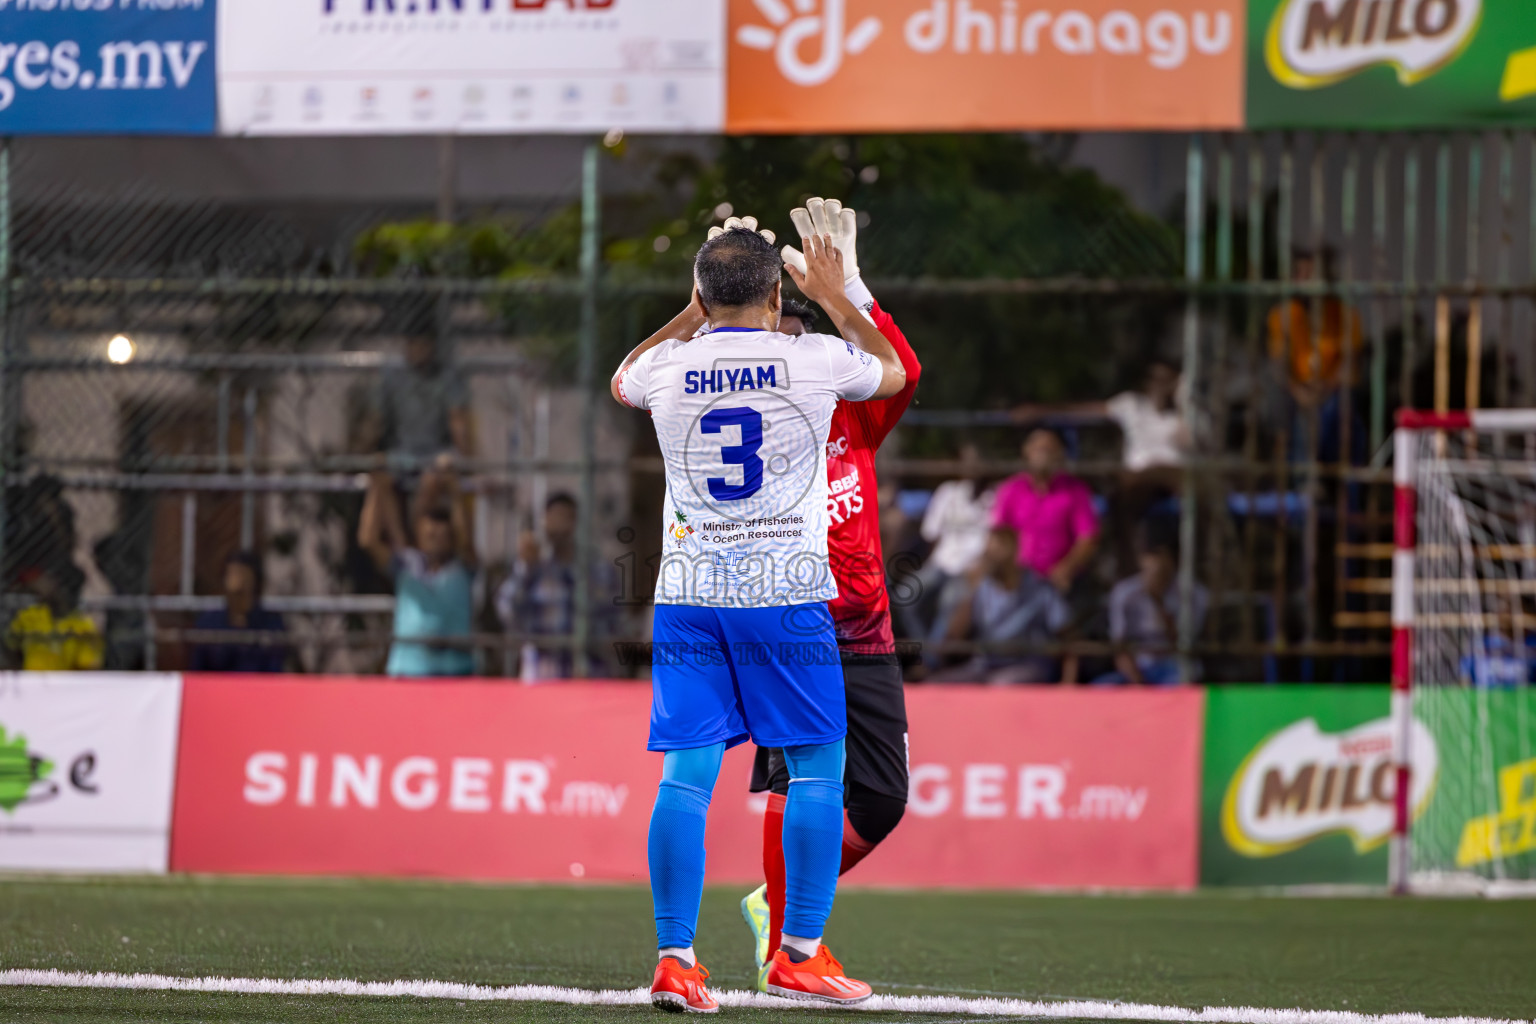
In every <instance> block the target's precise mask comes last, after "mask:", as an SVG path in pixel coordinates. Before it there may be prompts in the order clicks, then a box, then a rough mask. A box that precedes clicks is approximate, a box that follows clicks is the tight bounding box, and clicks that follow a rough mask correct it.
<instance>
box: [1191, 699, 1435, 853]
mask: <svg viewBox="0 0 1536 1024" xmlns="http://www.w3.org/2000/svg"><path fill="white" fill-rule="evenodd" d="M1410 749H1411V750H1412V758H1413V760H1412V770H1411V771H1410V773H1409V780H1410V781H1409V786H1410V793H1409V805H1410V807H1411V808H1412V813H1413V815H1414V817H1418V816H1419V815H1421V814H1423V812H1424V809H1425V808H1426V807H1427V806H1428V804H1429V800H1430V797H1431V795H1432V794H1433V793H1434V787H1435V778H1436V774H1437V772H1438V770H1439V753H1438V750H1437V748H1436V746H1435V738H1434V736H1433V734H1431V733H1430V731H1429V730H1428V729H1427V728H1425V726H1424V725H1423V723H1421V722H1419V721H1417V720H1415V721H1414V723H1413V735H1412V739H1411V747H1410ZM1396 785H1397V764H1396V763H1395V762H1394V761H1393V759H1392V720H1391V719H1390V718H1378V719H1376V720H1375V721H1371V722H1366V723H1365V724H1363V725H1360V726H1357V727H1355V728H1353V729H1349V730H1347V731H1344V732H1338V733H1328V732H1324V731H1323V730H1322V729H1320V728H1319V727H1318V724H1317V720H1316V719H1315V718H1306V719H1303V720H1301V721H1299V722H1295V723H1293V724H1291V725H1288V726H1286V727H1285V728H1283V729H1281V730H1279V731H1278V732H1276V733H1273V734H1272V735H1270V736H1269V737H1267V738H1266V739H1265V740H1264V741H1263V742H1262V743H1260V744H1259V745H1258V746H1257V747H1256V748H1254V750H1253V751H1252V752H1251V753H1250V754H1249V755H1248V757H1247V758H1245V759H1244V761H1243V763H1242V764H1241V765H1239V766H1238V769H1237V771H1236V772H1235V773H1234V774H1233V776H1232V779H1231V781H1230V782H1229V783H1228V785H1227V790H1226V795H1225V797H1224V798H1223V800H1222V807H1221V831H1222V835H1223V837H1225V839H1226V841H1227V843H1228V845H1229V846H1231V847H1232V849H1233V850H1235V851H1237V852H1238V853H1240V854H1243V855H1244V856H1248V857H1273V856H1276V855H1278V854H1282V853H1286V852H1287V851H1290V850H1294V849H1296V848H1297V847H1300V846H1303V845H1305V844H1307V843H1309V842H1312V841H1313V840H1315V839H1318V838H1321V837H1322V836H1326V835H1346V836H1348V837H1349V839H1350V841H1351V842H1352V843H1353V844H1354V847H1355V849H1356V851H1358V852H1361V853H1363V852H1365V851H1368V850H1372V849H1375V848H1376V847H1378V846H1380V845H1381V844H1382V843H1385V842H1386V841H1387V839H1389V838H1390V837H1391V835H1392V826H1393V822H1394V818H1395V810H1394V806H1395V799H1396Z"/></svg>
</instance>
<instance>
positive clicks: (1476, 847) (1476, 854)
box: [1456, 758, 1536, 868]
mask: <svg viewBox="0 0 1536 1024" xmlns="http://www.w3.org/2000/svg"><path fill="white" fill-rule="evenodd" d="M1532 851H1536V758H1533V759H1531V760H1529V761H1521V762H1519V763H1517V764H1512V765H1509V766H1507V767H1505V768H1501V769H1500V770H1499V809H1498V811H1496V812H1495V813H1493V814H1485V815H1483V816H1481V817H1477V818H1473V819H1472V820H1471V821H1469V822H1467V823H1466V825H1465V826H1464V827H1463V828H1462V830H1461V842H1459V843H1458V844H1457V846H1456V866H1457V867H1459V868H1470V867H1476V866H1477V865H1479V864H1487V863H1490V862H1491V861H1495V860H1502V859H1504V858H1505V857H1514V856H1516V855H1518V854H1522V853H1531V852H1532Z"/></svg>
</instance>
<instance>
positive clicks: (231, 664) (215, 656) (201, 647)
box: [192, 551, 288, 672]
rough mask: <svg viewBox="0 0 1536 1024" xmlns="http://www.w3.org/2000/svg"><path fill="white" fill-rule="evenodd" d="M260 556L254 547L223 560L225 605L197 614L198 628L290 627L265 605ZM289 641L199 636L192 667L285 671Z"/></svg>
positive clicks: (247, 630) (266, 630)
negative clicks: (201, 638) (219, 639)
mask: <svg viewBox="0 0 1536 1024" xmlns="http://www.w3.org/2000/svg"><path fill="white" fill-rule="evenodd" d="M261 584H262V571H261V558H260V556H258V555H257V554H256V553H255V552H254V551H236V552H235V553H234V554H232V555H230V556H229V558H228V559H227V560H225V562H224V607H223V608H217V609H214V610H212V611H206V612H203V613H201V614H200V615H198V617H197V619H196V621H195V622H194V623H193V625H192V628H193V629H194V630H196V631H198V632H209V633H212V632H221V631H230V632H240V633H272V634H282V633H285V632H287V626H286V625H285V624H284V622H283V617H282V616H281V615H279V614H278V613H277V612H273V611H268V610H267V609H265V608H263V607H262V606H261V589H262V587H261ZM287 660H288V646H287V644H286V643H284V642H283V640H282V639H280V638H279V637H278V636H275V635H274V636H271V637H267V638H264V639H246V640H238V641H231V642H229V643H221V642H217V641H214V642H208V641H200V642H198V643H196V644H194V645H193V647H192V671H194V672H281V671H283V668H284V666H285V664H286V662H287Z"/></svg>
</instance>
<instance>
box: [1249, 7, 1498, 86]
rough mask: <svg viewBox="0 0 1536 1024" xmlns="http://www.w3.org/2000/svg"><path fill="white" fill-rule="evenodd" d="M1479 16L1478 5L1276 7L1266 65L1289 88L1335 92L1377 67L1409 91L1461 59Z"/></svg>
mask: <svg viewBox="0 0 1536 1024" xmlns="http://www.w3.org/2000/svg"><path fill="white" fill-rule="evenodd" d="M1482 14H1483V0H1281V2H1280V5H1279V7H1277V8H1276V10H1275V15H1274V17H1273V18H1272V19H1271V20H1270V23H1269V31H1268V32H1267V33H1266V35H1265V38H1264V60H1265V63H1266V64H1267V65H1268V66H1269V71H1270V74H1272V75H1274V77H1275V80H1276V81H1278V82H1279V83H1280V84H1281V85H1286V86H1289V87H1290V88H1292V89H1317V88H1321V87H1322V86H1325V85H1332V84H1333V83H1335V82H1338V81H1341V80H1343V79H1345V78H1348V77H1350V76H1352V75H1355V74H1358V73H1359V72H1361V71H1364V70H1365V69H1366V68H1371V67H1376V66H1377V65H1387V66H1390V67H1392V68H1394V69H1396V71H1397V80H1398V82H1399V83H1401V84H1402V85H1413V84H1415V83H1417V82H1421V81H1423V80H1424V79H1426V78H1428V77H1429V76H1430V75H1433V74H1434V73H1435V72H1437V71H1439V70H1440V69H1441V68H1443V67H1445V66H1446V65H1447V64H1449V63H1450V62H1451V61H1453V60H1455V59H1456V58H1457V57H1458V56H1460V54H1461V52H1462V51H1463V50H1464V49H1466V47H1467V45H1468V44H1469V43H1471V42H1472V39H1473V37H1474V36H1476V35H1477V28H1478V24H1479V23H1480V22H1481V20H1482Z"/></svg>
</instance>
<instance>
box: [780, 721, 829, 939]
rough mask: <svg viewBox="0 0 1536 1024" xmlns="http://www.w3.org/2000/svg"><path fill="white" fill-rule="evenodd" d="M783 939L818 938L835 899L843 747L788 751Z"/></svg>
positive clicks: (810, 747)
mask: <svg viewBox="0 0 1536 1024" xmlns="http://www.w3.org/2000/svg"><path fill="white" fill-rule="evenodd" d="M784 760H785V762H786V763H787V764H788V767H789V775H790V779H789V797H788V799H787V800H786V801H785V804H784V874H785V891H784V934H785V935H794V936H798V937H800V938H807V939H814V938H818V937H819V936H820V935H821V934H822V932H823V931H825V929H826V924H827V917H828V916H829V915H830V914H831V913H832V899H833V897H834V896H836V895H837V872H838V868H839V866H840V865H841V863H842V853H843V741H842V740H838V741H837V742H835V743H827V744H822V745H819V746H805V747H786V748H785V749H784Z"/></svg>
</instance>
